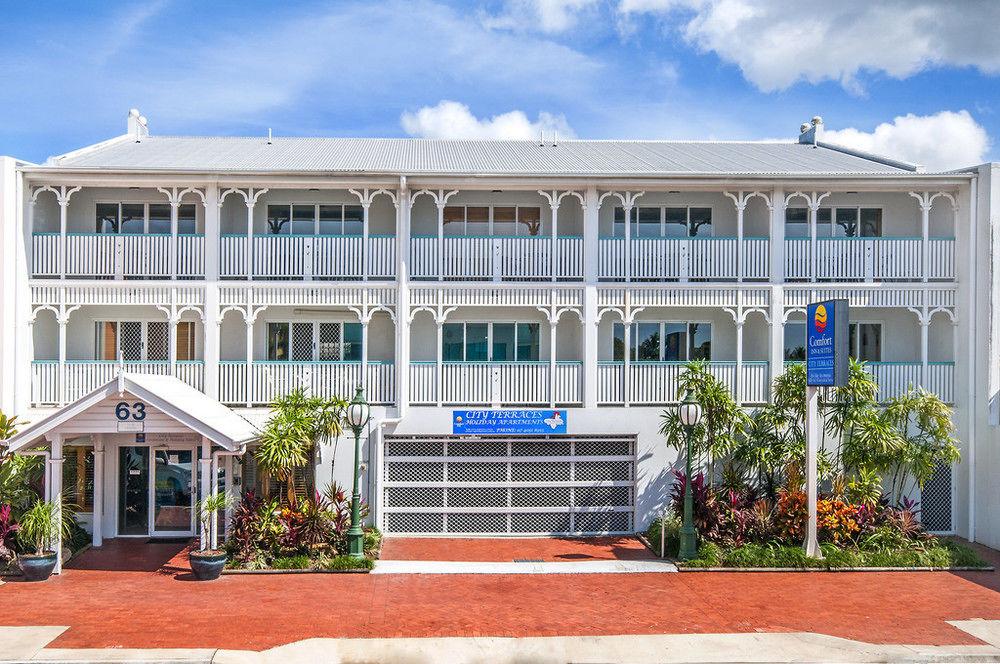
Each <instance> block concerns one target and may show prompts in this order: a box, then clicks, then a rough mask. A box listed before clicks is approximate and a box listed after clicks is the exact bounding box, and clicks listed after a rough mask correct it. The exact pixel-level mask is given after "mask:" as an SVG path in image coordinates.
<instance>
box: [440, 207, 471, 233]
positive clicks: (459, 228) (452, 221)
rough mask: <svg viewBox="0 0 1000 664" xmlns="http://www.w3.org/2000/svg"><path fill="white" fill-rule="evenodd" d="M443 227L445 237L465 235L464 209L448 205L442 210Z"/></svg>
mask: <svg viewBox="0 0 1000 664" xmlns="http://www.w3.org/2000/svg"><path fill="white" fill-rule="evenodd" d="M442 219H443V226H442V228H443V229H444V234H445V235H446V236H447V237H461V236H463V235H465V208H464V207H462V206H461V205H448V206H447V207H445V209H444V215H443V217H442Z"/></svg>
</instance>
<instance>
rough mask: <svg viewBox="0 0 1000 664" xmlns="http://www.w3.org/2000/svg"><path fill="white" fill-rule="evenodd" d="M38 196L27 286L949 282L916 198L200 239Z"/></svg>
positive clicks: (360, 207) (181, 221)
mask: <svg viewBox="0 0 1000 664" xmlns="http://www.w3.org/2000/svg"><path fill="white" fill-rule="evenodd" d="M47 191H49V189H46V190H44V191H43V190H39V189H36V190H35V194H34V198H35V199H36V202H35V204H34V205H33V206H32V210H33V211H32V215H31V216H32V220H31V224H30V226H31V228H32V231H33V233H32V236H31V247H30V257H31V267H30V269H31V275H32V276H33V277H36V278H59V277H65V278H68V279H88V278H92V279H194V280H197V279H204V278H210V279H215V278H219V279H233V280H245V279H254V280H307V281H308V280H348V281H365V280H378V281H391V280H394V279H395V278H396V277H397V274H396V273H397V270H398V266H399V265H401V264H404V263H405V264H406V265H407V269H408V271H409V277H410V278H411V279H414V280H424V281H431V280H433V281H438V280H440V281H492V282H503V281H558V282H578V281H583V280H585V279H586V278H587V277H588V275H593V276H592V277H591V278H596V279H597V280H599V281H607V282H626V281H638V282H688V281H723V282H766V281H772V280H774V281H820V282H828V281H843V282H907V281H953V280H954V279H955V277H956V266H955V263H956V257H955V239H954V234H955V213H954V211H953V210H952V209H951V208H950V206H949V205H948V203H949V202H950V201H952V200H953V199H952V197H951V196H950V195H948V196H941V195H939V196H938V198H934V197H933V196H931V195H929V194H927V193H926V192H924V193H918V192H884V193H874V192H864V193H854V192H835V193H817V192H808V193H802V192H795V193H793V194H789V195H788V196H787V198H786V200H785V201H783V202H784V204H785V205H784V207H783V214H784V219H783V220H782V219H781V217H780V216H776V215H775V211H774V208H775V203H776V202H775V201H772V200H771V199H770V198H769V197H768V196H767V195H764V194H760V193H759V192H754V195H747V192H739V196H738V197H737V196H736V195H735V194H733V192H705V191H691V192H648V193H641V195H640V192H631V193H630V192H605V193H603V194H602V195H601V197H600V200H601V203H600V206H599V208H598V210H597V215H596V218H595V217H593V216H591V217H588V216H587V211H586V209H585V207H584V206H583V205H582V202H583V196H582V195H579V192H563V194H558V192H556V194H555V195H553V194H549V193H545V192H538V191H493V192H487V191H451V192H444V191H437V192H431V191H424V190H421V191H419V192H415V193H413V194H412V199H411V202H412V204H411V205H410V207H409V210H408V211H409V215H410V217H409V222H410V223H409V234H408V235H407V236H403V237H400V235H399V228H398V226H399V222H398V218H399V214H400V213H399V211H398V209H397V207H398V200H399V198H398V196H397V194H394V193H391V192H384V191H383V193H382V194H379V195H375V194H373V193H371V192H369V191H368V190H364V194H361V193H359V192H356V191H337V190H328V191H319V190H307V191H301V190H299V191H296V190H273V191H268V190H256V193H254V195H253V196H252V197H251V196H250V192H254V191H255V190H253V189H249V190H242V189H230V190H226V192H225V193H226V194H228V195H226V196H224V197H223V199H222V201H221V204H220V206H219V209H218V215H219V216H218V220H217V222H214V223H213V225H212V228H213V229H216V228H217V230H213V232H212V233H211V234H209V235H206V222H207V217H208V213H207V207H206V205H205V203H204V200H203V197H204V192H202V191H200V190H196V189H189V190H185V191H183V192H177V191H176V189H172V190H164V189H146V190H143V189H138V188H136V189H110V188H108V189H104V188H86V189H82V190H80V191H76V192H75V193H73V194H72V195H71V196H69V195H65V196H63V195H57V196H56V197H55V200H51V199H52V197H50V196H48V195H47V194H46V192H47ZM192 192H193V193H192ZM234 192H235V193H234ZM165 193H166V194H168V195H167V196H166V198H167V199H169V202H163V199H164V194H165ZM567 194H572V195H567ZM913 194H918V195H913ZM157 197H159V198H157ZM359 197H360V199H359ZM931 199H933V200H931ZM359 200H360V201H361V202H359ZM553 200H558V201H559V203H558V205H553V204H552V201H553ZM734 201H735V202H737V203H738V204H737V205H735V206H734ZM362 203H363V204H362ZM625 203H628V205H625ZM213 208H214V206H213ZM626 219H628V222H627V223H626ZM400 252H403V253H404V254H405V255H404V256H400V255H399V254H400ZM403 258H405V261H403V260H402V259H403Z"/></svg>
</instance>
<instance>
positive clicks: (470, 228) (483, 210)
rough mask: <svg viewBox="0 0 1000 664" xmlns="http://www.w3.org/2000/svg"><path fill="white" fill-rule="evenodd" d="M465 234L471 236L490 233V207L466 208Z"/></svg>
mask: <svg viewBox="0 0 1000 664" xmlns="http://www.w3.org/2000/svg"><path fill="white" fill-rule="evenodd" d="M465 234H466V235H470V236H476V235H489V234H490V209H489V208H488V207H467V208H465Z"/></svg>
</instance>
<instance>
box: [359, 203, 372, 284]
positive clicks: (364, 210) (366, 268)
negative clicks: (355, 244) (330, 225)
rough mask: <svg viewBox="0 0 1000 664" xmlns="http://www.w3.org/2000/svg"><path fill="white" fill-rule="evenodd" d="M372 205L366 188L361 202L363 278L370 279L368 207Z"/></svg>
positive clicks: (364, 279)
mask: <svg viewBox="0 0 1000 664" xmlns="http://www.w3.org/2000/svg"><path fill="white" fill-rule="evenodd" d="M370 207H371V199H369V198H368V190H367V189H365V200H363V202H362V204H361V280H362V281H368V275H369V273H370V272H371V269H372V268H371V264H372V263H371V247H369V246H368V208H370Z"/></svg>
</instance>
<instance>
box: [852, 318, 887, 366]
mask: <svg viewBox="0 0 1000 664" xmlns="http://www.w3.org/2000/svg"><path fill="white" fill-rule="evenodd" d="M849 344H850V347H851V356H852V357H854V359H856V360H859V361H861V362H881V361H882V326H881V325H880V324H879V323H851V326H850V335H849Z"/></svg>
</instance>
